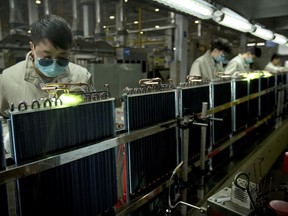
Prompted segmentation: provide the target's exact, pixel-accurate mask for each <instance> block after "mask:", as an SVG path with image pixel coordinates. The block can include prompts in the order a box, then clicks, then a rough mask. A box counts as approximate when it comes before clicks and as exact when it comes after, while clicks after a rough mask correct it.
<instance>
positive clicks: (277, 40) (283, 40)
mask: <svg viewBox="0 0 288 216" xmlns="http://www.w3.org/2000/svg"><path fill="white" fill-rule="evenodd" d="M274 36H275V37H274V38H273V40H272V41H273V42H274V43H277V44H281V45H283V44H286V43H287V38H286V37H285V36H283V35H280V34H277V33H275V34H274Z"/></svg>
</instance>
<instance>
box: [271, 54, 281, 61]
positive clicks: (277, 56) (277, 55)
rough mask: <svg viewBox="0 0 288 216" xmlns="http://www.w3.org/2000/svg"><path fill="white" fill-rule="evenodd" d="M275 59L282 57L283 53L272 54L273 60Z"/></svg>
mask: <svg viewBox="0 0 288 216" xmlns="http://www.w3.org/2000/svg"><path fill="white" fill-rule="evenodd" d="M274 59H281V55H279V54H276V53H275V54H273V55H272V56H271V62H272V61H273V60H274Z"/></svg>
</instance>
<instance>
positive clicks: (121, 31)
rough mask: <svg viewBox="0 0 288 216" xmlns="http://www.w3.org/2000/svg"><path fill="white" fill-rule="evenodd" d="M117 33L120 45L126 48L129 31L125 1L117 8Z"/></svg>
mask: <svg viewBox="0 0 288 216" xmlns="http://www.w3.org/2000/svg"><path fill="white" fill-rule="evenodd" d="M116 32H117V40H118V42H119V45H120V46H122V47H124V46H126V43H127V34H128V33H127V30H126V23H125V20H124V4H123V0H119V3H118V4H117V6H116Z"/></svg>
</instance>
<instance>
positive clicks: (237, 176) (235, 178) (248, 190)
mask: <svg viewBox="0 0 288 216" xmlns="http://www.w3.org/2000/svg"><path fill="white" fill-rule="evenodd" d="M240 176H244V177H245V178H246V186H245V187H242V186H241V185H239V184H238V179H239V178H240ZM234 184H235V186H236V187H238V188H240V189H241V190H244V191H245V190H246V191H247V194H248V197H249V199H250V201H251V204H252V207H253V209H254V210H255V215H257V208H256V205H255V203H254V200H253V199H252V196H251V193H250V178H249V175H248V173H246V172H242V171H241V172H239V173H237V174H236V175H235V176H234Z"/></svg>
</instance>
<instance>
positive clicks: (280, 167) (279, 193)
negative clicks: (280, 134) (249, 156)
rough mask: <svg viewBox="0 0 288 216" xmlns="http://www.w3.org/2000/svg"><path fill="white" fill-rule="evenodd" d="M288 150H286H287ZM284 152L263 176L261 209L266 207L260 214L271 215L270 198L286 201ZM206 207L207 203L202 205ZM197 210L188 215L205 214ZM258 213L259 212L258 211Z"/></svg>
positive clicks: (287, 188) (287, 190) (287, 174)
mask: <svg viewBox="0 0 288 216" xmlns="http://www.w3.org/2000/svg"><path fill="white" fill-rule="evenodd" d="M287 151H288V150H287ZM284 153H285V152H283V154H282V155H280V156H279V158H278V159H277V161H276V162H275V164H274V165H273V166H272V168H271V169H270V171H269V172H268V174H267V175H266V176H265V177H264V178H263V185H262V188H265V189H262V190H261V191H263V194H264V198H265V201H264V202H263V203H264V204H263V209H264V207H266V211H265V213H260V215H263V216H264V215H267V216H268V215H269V216H272V215H273V213H271V210H270V209H269V208H267V207H268V203H269V201H271V200H285V201H288V172H287V171H286V170H285V171H284ZM262 200H263V199H262ZM203 207H205V208H206V207H207V203H205V204H204V205H203ZM205 215H209V214H204V213H201V212H199V211H197V210H196V211H190V212H189V214H188V216H205ZM258 215H259V213H258Z"/></svg>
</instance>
